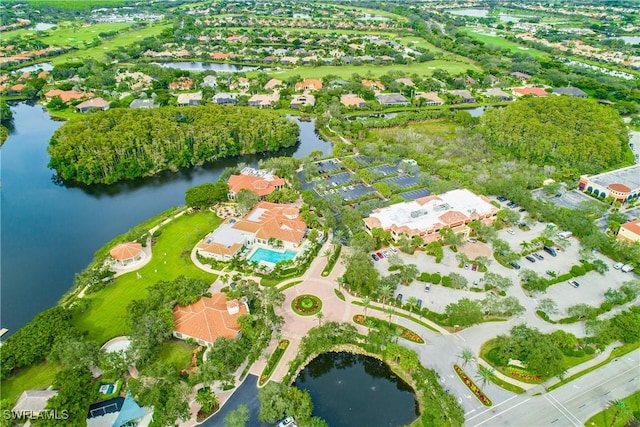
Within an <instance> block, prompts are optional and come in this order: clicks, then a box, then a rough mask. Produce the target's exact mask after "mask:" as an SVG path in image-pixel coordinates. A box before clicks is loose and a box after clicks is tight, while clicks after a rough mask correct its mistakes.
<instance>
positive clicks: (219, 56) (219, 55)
mask: <svg viewBox="0 0 640 427" xmlns="http://www.w3.org/2000/svg"><path fill="white" fill-rule="evenodd" d="M209 56H210V57H211V59H213V60H214V61H225V60H227V59H229V58H230V57H231V54H230V53H225V52H213V53H211V54H210V55H209Z"/></svg>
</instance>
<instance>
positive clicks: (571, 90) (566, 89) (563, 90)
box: [553, 87, 588, 99]
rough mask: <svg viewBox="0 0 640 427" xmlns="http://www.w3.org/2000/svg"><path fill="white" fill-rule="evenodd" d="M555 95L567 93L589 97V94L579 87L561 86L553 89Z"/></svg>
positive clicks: (583, 97) (579, 96)
mask: <svg viewBox="0 0 640 427" xmlns="http://www.w3.org/2000/svg"><path fill="white" fill-rule="evenodd" d="M553 94H554V95H567V96H573V97H576V98H582V99H587V97H588V95H587V94H586V93H585V92H583V91H582V90H580V89H578V88H577V87H559V88H556V89H554V90H553Z"/></svg>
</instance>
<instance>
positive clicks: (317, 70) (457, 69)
mask: <svg viewBox="0 0 640 427" xmlns="http://www.w3.org/2000/svg"><path fill="white" fill-rule="evenodd" d="M438 68H440V69H443V70H446V71H448V72H449V73H451V74H458V73H462V72H465V71H467V70H469V69H474V70H477V69H478V68H477V67H476V66H474V65H471V64H469V63H460V62H455V61H444V60H435V61H429V62H422V63H412V64H389V65H374V64H364V65H342V66H332V65H325V66H320V67H313V68H312V67H298V68H293V69H290V70H285V71H280V72H273V73H272V74H273V75H274V76H277V77H278V78H280V79H282V78H285V79H286V78H289V77H291V76H295V75H297V74H299V75H300V76H301V77H302V78H322V77H324V76H326V75H328V74H333V75H336V76H338V77H340V78H349V77H351V75H352V74H354V73H358V74H360V75H361V76H368V75H369V74H370V75H371V76H372V77H379V76H381V75H383V74H386V73H387V72H389V71H403V72H405V73H406V74H413V73H416V74H418V75H431V74H433V71H434V70H436V69H438ZM254 74H257V72H251V73H247V75H248V76H252V75H254Z"/></svg>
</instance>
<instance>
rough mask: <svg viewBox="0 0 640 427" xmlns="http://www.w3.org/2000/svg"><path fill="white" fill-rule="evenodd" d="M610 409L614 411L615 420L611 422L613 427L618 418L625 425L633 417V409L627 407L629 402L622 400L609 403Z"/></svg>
mask: <svg viewBox="0 0 640 427" xmlns="http://www.w3.org/2000/svg"><path fill="white" fill-rule="evenodd" d="M607 406H608V408H609V409H613V410H614V413H613V420H611V426H614V425H615V423H616V421H617V420H618V418H620V419H622V420H623V424H624V423H626V422H627V421H628V420H629V418H630V417H631V415H632V412H631V409H630V408H629V407H628V406H627V402H625V401H624V400H620V399H615V400H611V401H609V404H608V405H607Z"/></svg>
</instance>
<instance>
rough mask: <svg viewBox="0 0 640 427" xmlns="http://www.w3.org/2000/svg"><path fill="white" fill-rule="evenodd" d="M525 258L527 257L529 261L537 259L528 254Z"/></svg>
mask: <svg viewBox="0 0 640 427" xmlns="http://www.w3.org/2000/svg"><path fill="white" fill-rule="evenodd" d="M525 258H526V259H527V261H529V262H536V259H535V258H534V257H532V256H531V255H527V256H526V257H525Z"/></svg>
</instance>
